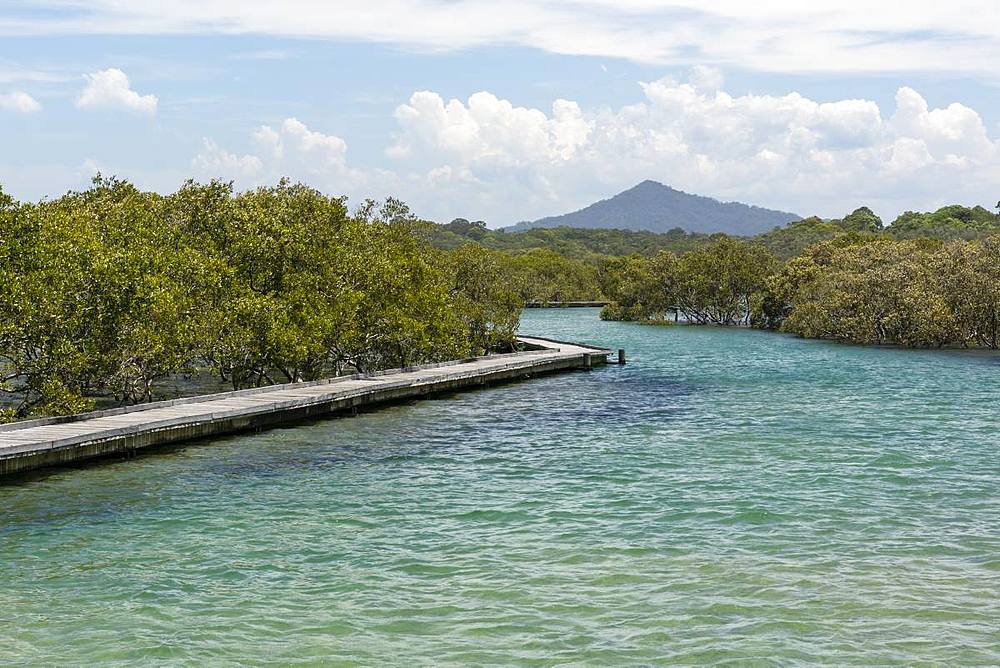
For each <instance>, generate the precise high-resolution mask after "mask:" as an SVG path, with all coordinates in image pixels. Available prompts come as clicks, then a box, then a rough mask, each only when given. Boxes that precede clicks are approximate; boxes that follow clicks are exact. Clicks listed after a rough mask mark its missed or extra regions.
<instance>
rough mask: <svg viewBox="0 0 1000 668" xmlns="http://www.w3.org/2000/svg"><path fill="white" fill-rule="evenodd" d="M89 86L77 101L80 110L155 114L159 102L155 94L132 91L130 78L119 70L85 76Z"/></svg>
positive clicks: (112, 69) (107, 70)
mask: <svg viewBox="0 0 1000 668" xmlns="http://www.w3.org/2000/svg"><path fill="white" fill-rule="evenodd" d="M84 78H85V79H86V80H87V85H86V87H84V89H83V91H82V92H81V93H80V96H79V97H78V98H77V100H76V106H77V107H79V108H80V109H125V110H128V111H135V112H139V113H143V114H155V113H156V106H157V104H158V102H159V100H157V97H156V96H155V95H153V94H148V95H140V94H139V93H137V92H135V91H134V90H132V87H131V84H130V83H129V80H128V76H126V74H125V73H124V72H122V71H121V70H119V69H117V68H114V67H112V68H110V69H106V70H101V71H99V72H93V73H91V74H86V75H84Z"/></svg>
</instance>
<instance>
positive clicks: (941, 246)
mask: <svg viewBox="0 0 1000 668" xmlns="http://www.w3.org/2000/svg"><path fill="white" fill-rule="evenodd" d="M998 209H1000V203H998ZM423 233H424V234H425V235H426V236H427V238H429V239H431V240H432V243H435V244H436V245H439V246H441V247H449V246H452V245H453V244H454V243H455V241H454V238H453V237H455V236H462V237H464V238H468V239H474V240H476V241H477V243H480V244H482V245H483V246H485V247H487V248H492V249H496V250H505V251H507V252H512V253H515V254H516V255H515V256H514V257H515V259H516V261H517V262H518V263H520V267H521V268H522V271H523V273H524V276H523V277H522V281H521V283H520V285H521V286H522V287H521V292H522V296H526V301H531V300H534V301H539V302H545V301H601V300H604V301H608V302H609V304H608V305H607V306H605V307H604V308H603V309H602V312H601V317H602V318H604V319H606V320H625V321H638V322H671V321H672V320H673V319H674V312H673V309H675V308H676V309H679V310H680V311H681V313H682V314H683V315H684V316H685V319H686V321H687V322H688V323H691V324H701V325H721V326H743V327H755V328H760V329H766V330H775V331H781V332H786V333H791V334H795V335H798V336H802V337H807V338H818V339H827V340H833V341H841V342H846V343H858V344H873V345H899V346H905V347H913V348H943V347H957V348H963V347H965V348H986V349H997V348H998V344H1000V214H994V213H991V212H990V211H988V210H986V209H984V208H983V207H978V206H977V207H963V206H957V205H952V206H946V207H943V208H941V209H939V210H937V211H934V212H930V213H916V212H912V211H908V212H906V213H903V214H902V215H900V216H899V217H898V218H897V219H896V220H895V221H893V223H892V224H891V225H885V224H884V223H883V222H882V220H881V219H879V218H878V216H876V215H875V214H874V213H873V212H872V211H871V210H870V209H868V208H867V207H861V208H859V209H857V210H855V211H854V212H852V213H851V214H849V215H847V216H845V217H844V218H843V219H834V220H824V219H821V218H817V217H812V218H805V219H803V220H798V221H795V222H793V223H790V224H788V225H786V226H785V227H781V228H775V229H773V230H771V231H769V232H766V233H764V234H759V235H757V236H755V237H750V238H741V237H730V236H727V235H724V234H714V235H704V234H687V233H685V232H683V231H682V230H680V229H677V230H672V231H671V232H669V233H666V234H655V233H652V232H634V231H626V230H606V229H604V230H582V229H571V228H546V229H533V230H529V231H527V232H519V233H511V232H504V231H500V230H488V229H486V227H485V224H483V223H481V222H476V223H470V222H469V221H467V220H464V219H457V220H455V221H452V223H449V224H448V225H436V226H425V227H424V228H423ZM601 248H605V249H607V250H608V254H601V253H600V252H598V251H599V249H601Z"/></svg>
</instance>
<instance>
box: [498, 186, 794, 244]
mask: <svg viewBox="0 0 1000 668" xmlns="http://www.w3.org/2000/svg"><path fill="white" fill-rule="evenodd" d="M800 218H801V216H797V215H795V214H794V213H788V212H785V211H774V210H772V209H763V208H761V207H759V206H748V205H746V204H740V203H739V202H720V201H719V200H716V199H712V198H711V197H702V196H700V195H689V194H688V193H685V192H681V191H680V190H674V189H673V188H671V187H669V186H665V185H663V184H662V183H657V182H656V181H643V182H642V183H640V184H639V185H637V186H635V187H634V188H629V189H628V190H626V191H625V192H621V193H618V194H617V195H615V196H614V197H612V198H611V199H605V200H601V201H600V202H596V203H594V204H591V205H590V206H588V207H586V208H583V209H580V210H579V211H574V212H572V213H566V214H563V215H561V216H550V217H548V218H541V219H539V220H536V221H534V222H527V221H526V222H523V223H518V224H517V225H514V226H512V227H508V228H506V229H507V231H510V232H519V231H523V230H528V229H531V228H534V227H561V226H566V227H582V228H590V229H594V228H612V229H621V230H649V231H652V232H667V231H669V230H672V229H674V228H678V227H679V228H681V229H683V230H685V231H687V232H703V233H708V234H711V233H714V232H725V233H726V234H732V235H737V236H753V235H754V234H760V233H761V232H767V231H769V230H771V229H773V228H775V227H779V226H782V225H787V224H788V223H790V222H792V221H794V220H799V219H800Z"/></svg>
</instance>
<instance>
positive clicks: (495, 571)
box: [0, 309, 1000, 665]
mask: <svg viewBox="0 0 1000 668" xmlns="http://www.w3.org/2000/svg"><path fill="white" fill-rule="evenodd" d="M522 331H524V332H525V333H534V334H539V335H548V336H553V337H555V338H567V339H573V340H582V341H591V342H596V343H601V344H606V345H608V346H613V347H616V348H617V347H623V348H626V349H627V351H628V357H629V364H628V365H627V366H625V367H624V368H620V367H608V368H606V369H600V370H594V371H591V372H583V371H581V372H576V373H568V374H562V375H556V376H548V377H543V378H538V379H535V380H532V381H529V382H522V383H515V384H508V385H504V386H500V387H495V388H491V389H486V390H481V391H476V392H470V393H466V394H459V395H453V396H447V397H442V398H438V399H435V400H429V401H421V402H414V403H410V404H406V405H398V406H393V407H390V408H387V409H384V410H381V411H377V412H372V413H366V414H363V415H360V416H358V417H355V418H344V419H334V420H327V421H321V422H315V423H310V424H306V425H300V426H296V427H294V428H287V429H278V430H273V431H269V432H265V433H262V434H259V435H251V436H238V437H231V438H221V439H213V440H211V441H203V442H200V443H196V444H190V445H187V446H184V447H178V448H175V449H171V450H167V451H159V452H157V453H155V454H150V455H147V456H142V457H139V458H137V459H133V460H130V461H118V462H108V463H102V464H99V465H95V466H90V467H82V468H75V469H63V470H56V471H54V472H52V473H46V474H44V475H36V476H33V477H30V478H26V479H22V480H19V481H15V482H14V483H10V484H6V485H3V486H0V508H2V516H0V573H2V575H3V582H4V586H3V587H2V588H0V663H2V664H6V665H10V664H32V665H38V664H48V665H51V664H77V665H78V664H82V663H94V662H105V663H119V664H132V663H136V662H140V661H142V662H145V661H157V662H167V663H187V664H191V665H195V664H198V665H201V664H206V663H208V664H213V665H225V664H234V663H240V662H244V663H251V664H261V663H274V664H282V665H284V664H290V663H296V662H300V663H306V664H319V663H324V664H329V663H333V664H338V663H339V664H351V663H363V664H405V665H427V664H493V663H519V664H539V665H550V664H559V663H567V664H581V663H584V664H594V665H607V664H665V663H680V662H690V663H727V662H728V663H736V664H741V665H742V664H747V663H750V664H761V665H768V664H775V663H780V664H782V665H785V664H790V663H815V662H828V663H835V664H848V663H858V664H907V665H909V664H913V663H919V662H927V663H932V664H983V665H987V664H994V665H995V664H998V663H1000V626H998V620H1000V455H998V451H997V432H998V427H1000V417H998V412H997V407H998V399H1000V384H998V382H997V378H998V375H1000V358H997V357H995V356H993V355H987V354H975V353H961V352H914V351H903V350H895V349H889V348H861V347H851V346H842V345H834V344H827V343H821V342H815V341H803V340H799V339H794V338H789V337H784V336H779V335H775V334H769V333H761V332H752V331H731V330H720V329H710V328H694V327H644V326H639V325H629V324H621V323H603V322H600V321H599V320H598V319H597V317H596V310H592V309H580V310H575V309H574V310H529V311H527V312H525V315H524V320H523V325H522Z"/></svg>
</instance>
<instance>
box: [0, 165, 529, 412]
mask: <svg viewBox="0 0 1000 668" xmlns="http://www.w3.org/2000/svg"><path fill="white" fill-rule="evenodd" d="M413 220H414V218H413V216H412V214H410V212H409V210H408V209H407V208H406V206H405V205H403V204H402V203H401V202H398V201H396V200H391V199H390V200H387V201H385V202H384V203H381V204H379V203H375V202H372V201H367V202H364V203H363V204H362V205H361V206H360V207H358V209H357V210H356V211H355V212H353V213H350V212H349V211H348V209H347V206H346V201H345V199H344V198H337V197H328V196H325V195H323V194H322V193H320V192H318V191H316V190H314V189H311V188H308V187H306V186H304V185H301V184H292V183H290V182H288V181H285V180H282V181H281V182H279V183H278V184H277V185H275V186H273V187H263V188H258V189H255V190H250V191H247V192H243V193H235V192H234V190H233V186H232V184H231V183H224V182H219V181H213V182H211V183H208V184H199V183H194V182H187V183H186V184H185V185H184V186H183V187H182V188H181V189H179V190H178V191H177V192H175V193H173V194H170V195H159V194H156V193H149V192H142V191H140V190H138V189H137V188H135V187H134V186H133V185H131V184H130V183H128V182H125V181H121V180H118V179H115V178H102V177H96V178H95V179H94V182H93V185H92V186H91V187H90V188H89V189H88V190H85V191H82V192H70V193H68V194H66V195H64V196H62V197H60V198H58V199H54V200H51V201H42V202H38V203H20V202H15V201H14V200H13V199H12V198H10V197H9V196H6V195H4V194H3V193H2V191H0V231H2V233H0V373H2V376H0V379H2V382H3V386H2V388H0V389H2V391H3V394H4V396H3V397H2V398H3V399H4V400H5V402H4V403H5V405H4V406H0V408H2V410H0V421H11V420H20V419H24V418H28V417H36V416H45V415H65V414H71V413H80V412H83V411H87V410H91V409H93V408H94V407H95V405H97V404H98V402H100V403H101V404H102V405H105V406H108V405H112V406H113V405H129V404H136V403H144V402H148V401H150V400H153V399H155V398H157V386H158V384H160V383H163V382H165V381H167V380H168V379H169V380H176V379H177V378H178V377H181V378H183V377H185V376H190V375H192V374H197V373H200V372H201V373H203V372H205V371H206V370H208V371H210V372H211V373H212V374H213V375H214V376H215V377H217V378H218V379H220V380H221V381H223V382H225V383H226V384H228V385H229V386H231V387H232V388H233V389H242V388H248V387H258V386H262V385H272V384H275V383H279V382H295V381H300V380H314V379H319V378H324V377H332V376H339V375H343V374H344V373H352V372H355V371H360V372H370V371H377V370H381V369H387V368H394V367H408V366H412V365H414V364H420V363H432V362H441V361H445V360H450V359H456V358H463V357H468V356H475V355H480V354H484V353H489V352H497V351H501V352H502V351H508V350H511V349H512V346H513V344H514V335H515V331H516V329H517V325H518V321H519V317H520V309H521V302H520V300H519V297H518V295H517V294H516V293H515V292H514V291H513V290H512V289H511V288H510V287H509V285H508V283H507V282H506V281H505V280H504V273H503V272H504V267H503V263H502V261H501V258H500V257H499V256H498V254H497V253H494V252H492V251H489V250H486V249H483V248H481V247H479V246H476V245H474V244H469V245H466V246H463V247H461V248H458V249H455V250H451V251H446V250H439V249H435V248H432V247H430V246H428V245H426V244H425V243H422V242H420V241H419V240H418V239H416V238H415V237H414V236H413V234H411V232H410V229H411V227H412V222H413Z"/></svg>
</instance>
